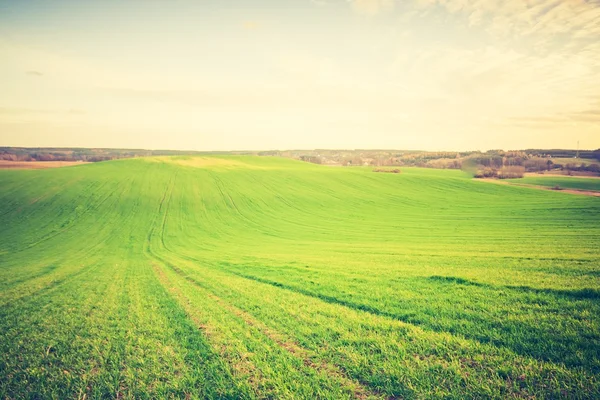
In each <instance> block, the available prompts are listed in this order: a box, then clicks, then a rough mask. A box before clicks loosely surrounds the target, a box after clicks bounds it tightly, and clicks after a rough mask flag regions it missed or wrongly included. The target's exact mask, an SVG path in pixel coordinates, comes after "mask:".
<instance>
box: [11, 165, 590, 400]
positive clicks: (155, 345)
mask: <svg viewBox="0 0 600 400" xmlns="http://www.w3.org/2000/svg"><path fill="white" fill-rule="evenodd" d="M567 179H570V178H567ZM0 186H1V187H2V190H1V191H0V226H1V227H2V230H1V231H0V239H1V240H0V334H1V335H2V341H0V376H2V377H3V378H2V379H1V380H0V397H3V398H39V397H42V398H46V397H50V398H53V397H54V398H65V397H67V398H69V397H70V398H84V397H85V398H104V397H108V398H112V397H119V398H331V399H338V398H397V397H401V398H457V399H458V398H465V397H471V398H473V397H475V398H506V397H538V398H595V397H596V398H597V397H599V396H600V380H599V379H598V373H599V372H600V317H598V316H599V315H600V291H599V289H598V288H599V284H600V265H599V260H600V225H599V224H598V223H599V222H600V201H599V200H600V199H598V198H594V197H586V196H578V195H571V194H568V193H561V192H553V191H544V190H539V189H533V188H528V187H519V186H510V185H492V184H489V183H486V182H479V181H476V180H472V179H470V178H469V177H468V176H465V175H464V174H463V173H462V172H460V171H445V170H425V169H411V168H406V169H403V170H402V172H401V173H400V174H377V173H373V172H372V171H371V170H370V169H363V168H328V167H321V166H315V165H312V164H305V163H301V162H295V161H291V160H287V159H280V158H271V157H263V158H259V157H242V156H240V157H156V158H149V159H133V160H120V161H114V162H104V163H97V164H89V165H82V166H77V167H69V168H64V169H54V170H41V171H0Z"/></svg>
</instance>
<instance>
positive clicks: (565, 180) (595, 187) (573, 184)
mask: <svg viewBox="0 0 600 400" xmlns="http://www.w3.org/2000/svg"><path fill="white" fill-rule="evenodd" d="M510 182H513V183H524V184H527V185H537V186H546V187H552V188H553V187H556V186H558V187H560V188H561V189H578V190H592V191H600V179H598V178H574V177H570V176H565V177H561V176H540V177H537V176H532V177H526V178H519V179H511V180H510Z"/></svg>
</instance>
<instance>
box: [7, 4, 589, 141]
mask: <svg viewBox="0 0 600 400" xmlns="http://www.w3.org/2000/svg"><path fill="white" fill-rule="evenodd" d="M577 141H580V147H582V148H599V147H600V1H599V0H587V1H584V0H558V1H556V0H529V1H527V0H505V1H491V0H490V1H488V0H406V1H394V0H353V1H347V0H337V1H335V0H312V1H311V0H287V1H286V0H269V1H267V0H262V1H227V0H219V1H217V0H214V1H211V0H203V1H184V0H162V1H123V0H121V1H111V0H103V1H49V0H46V1H30V0H19V1H12V0H0V145H5V146H6V145H8V146H69V147H75V146H81V147H126V148H150V149H190V150H234V149H238V150H241V149H248V150H253V149H298V148H394V149H423V150H472V149H480V150H485V149H496V148H503V149H522V148H532V147H534V148H575V147H576V145H577Z"/></svg>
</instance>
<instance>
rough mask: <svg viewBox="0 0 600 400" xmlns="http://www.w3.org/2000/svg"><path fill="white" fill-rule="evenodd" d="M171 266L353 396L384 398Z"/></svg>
mask: <svg viewBox="0 0 600 400" xmlns="http://www.w3.org/2000/svg"><path fill="white" fill-rule="evenodd" d="M171 268H172V269H173V270H174V271H175V272H176V273H177V274H178V275H180V276H181V277H183V278H184V279H186V280H187V281H189V282H190V283H192V284H194V285H195V286H198V287H200V288H202V289H203V290H205V291H206V292H207V296H208V297H209V298H211V299H212V300H214V301H215V302H216V303H218V304H219V305H220V306H221V307H223V308H224V309H226V310H227V311H229V312H231V313H232V314H234V315H236V316H237V317H239V318H241V319H242V320H243V321H244V322H245V323H246V324H248V325H249V326H252V327H255V328H257V329H258V330H259V331H260V332H262V333H263V334H264V335H265V336H267V337H268V338H269V339H271V340H272V341H273V342H275V343H277V345H279V346H280V347H281V348H283V349H285V350H286V351H288V352H289V353H291V354H292V355H294V356H295V357H297V358H300V359H301V360H302V362H303V363H304V365H306V366H307V367H310V368H313V369H315V370H317V371H319V372H323V373H326V374H327V375H329V376H332V377H335V378H336V379H337V380H338V381H340V382H341V383H342V384H343V385H344V386H346V387H347V388H349V389H350V390H351V391H352V393H353V394H354V397H355V398H357V399H369V398H385V396H384V395H382V394H379V393H377V392H375V391H373V390H371V389H369V388H367V387H366V386H364V385H362V384H360V383H359V382H357V381H355V380H353V379H352V378H350V377H348V376H346V374H345V373H344V372H343V371H341V370H340V369H339V368H337V367H336V366H334V365H331V364H327V363H324V362H322V361H321V362H319V361H315V360H313V358H314V357H312V356H311V352H310V351H309V350H306V349H304V348H302V347H300V346H299V345H298V344H296V343H295V342H294V341H292V340H290V339H289V338H287V337H286V336H285V335H283V334H281V333H279V332H277V331H274V330H272V329H271V328H269V327H268V326H267V325H265V324H264V323H263V322H261V321H258V320H257V319H255V318H254V317H253V316H252V315H250V314H249V313H247V312H246V311H244V310H241V309H239V308H238V307H236V306H234V305H233V304H231V303H228V302H226V301H224V300H223V299H221V298H220V297H218V296H217V295H215V294H214V293H211V292H209V291H208V289H206V288H204V287H202V286H201V285H199V284H198V282H196V281H195V280H193V279H190V278H188V277H187V276H185V275H184V272H183V271H182V270H181V269H179V268H177V267H174V266H171ZM156 269H157V268H156V266H155V270H156ZM158 273H159V274H163V276H164V272H163V271H162V270H160V271H158Z"/></svg>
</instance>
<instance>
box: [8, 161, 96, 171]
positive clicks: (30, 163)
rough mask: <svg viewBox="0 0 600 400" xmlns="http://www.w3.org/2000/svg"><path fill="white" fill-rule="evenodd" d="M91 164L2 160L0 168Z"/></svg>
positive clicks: (38, 167) (37, 167)
mask: <svg viewBox="0 0 600 400" xmlns="http://www.w3.org/2000/svg"><path fill="white" fill-rule="evenodd" d="M83 164H89V163H88V162H83V161H8V160H0V169H47V168H61V167H71V166H74V165H83Z"/></svg>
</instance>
